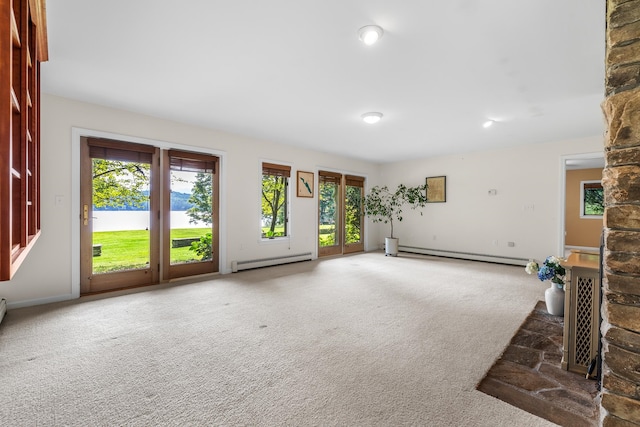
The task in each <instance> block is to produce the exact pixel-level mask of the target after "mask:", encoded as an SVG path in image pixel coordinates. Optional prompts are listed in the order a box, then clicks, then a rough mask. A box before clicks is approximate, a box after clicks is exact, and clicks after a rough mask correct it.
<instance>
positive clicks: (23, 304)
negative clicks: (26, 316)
mask: <svg viewBox="0 0 640 427" xmlns="http://www.w3.org/2000/svg"><path fill="white" fill-rule="evenodd" d="M77 298H78V297H74V296H73V295H70V294H69V295H58V296H55V297H47V298H35V299H29V300H22V301H15V302H9V303H7V309H9V310H10V309H14V308H23V307H31V306H34V305H43V304H51V303H53V302H62V301H69V300H72V299H77Z"/></svg>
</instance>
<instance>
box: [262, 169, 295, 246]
mask: <svg viewBox="0 0 640 427" xmlns="http://www.w3.org/2000/svg"><path fill="white" fill-rule="evenodd" d="M288 185H289V178H288V177H286V176H284V175H270V174H263V175H262V218H261V221H262V223H261V229H262V237H263V238H274V237H285V236H287V222H288V221H287V188H288Z"/></svg>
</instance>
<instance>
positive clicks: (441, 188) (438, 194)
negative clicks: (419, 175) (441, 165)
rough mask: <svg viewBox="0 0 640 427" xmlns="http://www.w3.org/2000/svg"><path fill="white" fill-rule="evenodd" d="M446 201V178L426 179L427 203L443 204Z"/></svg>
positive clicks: (433, 177)
mask: <svg viewBox="0 0 640 427" xmlns="http://www.w3.org/2000/svg"><path fill="white" fill-rule="evenodd" d="M446 201H447V177H446V176H430V177H427V203H444V202H446Z"/></svg>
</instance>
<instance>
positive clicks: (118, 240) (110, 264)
mask: <svg viewBox="0 0 640 427" xmlns="http://www.w3.org/2000/svg"><path fill="white" fill-rule="evenodd" d="M92 162H93V171H92V173H93V202H92V203H93V216H94V218H92V221H93V241H92V244H93V262H92V264H93V268H92V271H93V273H94V274H99V273H107V272H113V271H124V270H134V269H144V268H148V267H149V257H150V250H151V240H150V236H149V215H150V212H149V178H150V171H149V165H148V164H145V163H134V162H126V161H116V160H104V159H93V161H92Z"/></svg>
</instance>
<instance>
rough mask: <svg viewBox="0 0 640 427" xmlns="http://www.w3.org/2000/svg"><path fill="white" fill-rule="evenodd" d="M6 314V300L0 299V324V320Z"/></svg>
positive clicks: (0, 320) (0, 321)
mask: <svg viewBox="0 0 640 427" xmlns="http://www.w3.org/2000/svg"><path fill="white" fill-rule="evenodd" d="M6 313H7V300H6V299H4V298H2V299H0V323H2V319H4V315H5V314H6Z"/></svg>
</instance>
